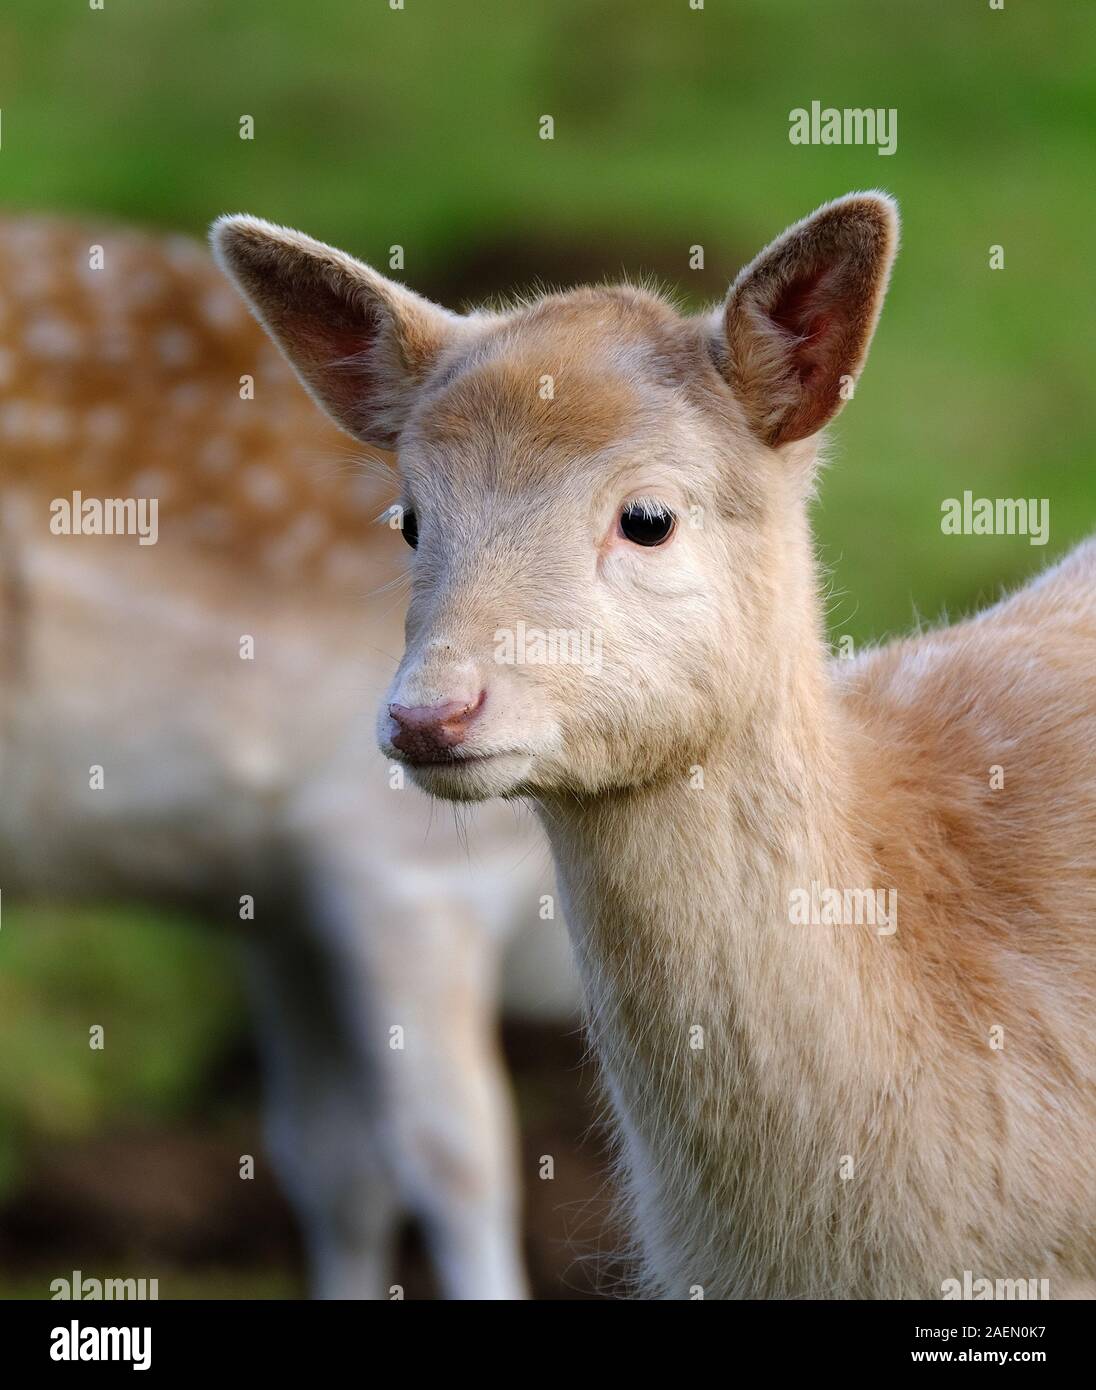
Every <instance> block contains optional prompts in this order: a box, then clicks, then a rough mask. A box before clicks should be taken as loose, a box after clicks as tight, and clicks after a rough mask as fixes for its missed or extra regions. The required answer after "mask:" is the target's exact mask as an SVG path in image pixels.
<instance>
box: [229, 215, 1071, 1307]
mask: <svg viewBox="0 0 1096 1390" xmlns="http://www.w3.org/2000/svg"><path fill="white" fill-rule="evenodd" d="M897 239H898V219H897V215H896V211H895V207H894V204H893V203H892V202H891V201H890V199H889V198H887V197H886V196H884V195H882V194H876V193H868V194H853V195H850V196H849V197H846V198H843V199H840V200H838V201H837V202H834V203H831V204H829V205H827V206H825V207H823V208H821V209H819V210H818V211H817V212H816V213H815V214H814V215H813V216H811V217H809V218H807V219H806V220H805V221H803V222H801V223H799V224H798V225H796V226H794V227H792V228H791V229H790V230H789V231H787V232H786V233H785V234H784V235H783V236H781V237H780V238H779V239H778V240H777V241H775V242H774V243H773V244H772V245H771V246H770V247H769V248H768V249H767V250H766V251H764V252H763V253H762V254H761V255H760V256H759V257H758V258H757V259H756V260H755V261H754V262H753V263H752V264H751V265H749V266H747V267H746V268H745V269H744V270H743V271H742V272H741V274H740V275H739V277H738V279H737V280H736V281H735V283H734V285H733V286H732V288H731V291H730V294H729V297H728V298H727V300H726V302H725V304H723V305H722V307H720V308H719V309H718V310H717V311H715V312H713V313H707V314H704V315H703V316H701V317H697V318H685V317H682V316H680V315H679V314H678V313H677V312H676V311H675V310H673V309H672V308H670V307H669V305H667V304H666V303H665V302H663V300H661V299H660V298H658V297H656V296H654V295H652V294H650V293H647V292H645V291H641V290H639V289H635V288H631V287H624V288H613V289H581V290H577V291H574V292H572V293H568V294H554V295H548V296H546V297H544V298H541V299H538V300H536V301H535V302H531V303H525V304H522V305H520V306H519V307H516V308H514V309H513V310H512V311H510V312H500V313H483V314H472V315H470V316H468V317H464V318H454V317H452V316H451V315H449V314H447V313H444V312H443V311H441V310H440V309H437V308H435V307H433V306H432V305H430V304H428V303H426V302H424V301H423V300H421V299H419V298H417V297H415V296H414V295H412V294H410V293H409V292H408V291H406V290H405V289H403V288H401V287H399V286H396V285H393V284H391V283H389V282H388V281H387V280H385V279H383V278H382V277H381V276H379V275H377V274H376V273H375V272H374V271H372V270H370V269H368V268H367V267H365V266H363V265H360V264H358V263H357V262H355V261H353V260H351V259H350V258H349V257H348V256H345V255H343V254H341V253H339V252H338V251H334V250H331V249H330V248H329V247H326V246H322V245H319V244H318V243H316V242H314V241H310V240H308V239H307V238H305V237H303V236H300V235H298V234H296V233H294V232H289V231H285V230H283V229H281V228H277V227H273V226H270V225H267V224H265V223H262V222H258V221H255V220H253V219H250V218H245V217H237V218H231V219H228V220H224V221H222V222H221V223H220V224H219V226H218V227H217V228H216V230H215V233H214V242H215V245H216V248H217V252H218V255H219V257H220V259H221V262H222V264H223V265H225V266H226V267H227V269H228V270H229V272H230V273H231V274H232V275H233V277H234V278H235V280H236V282H237V284H238V285H239V286H240V287H241V289H242V290H243V292H244V294H245V295H246V296H247V297H248V298H249V299H250V300H251V302H252V304H253V306H254V307H255V309H256V312H257V313H258V315H259V317H260V318H261V320H262V321H263V322H264V323H265V325H266V326H267V328H268V329H269V331H270V332H271V333H272V335H273V336H274V338H275V339H276V340H277V341H278V342H279V343H280V345H281V346H282V348H283V350H284V351H285V352H286V354H287V356H288V357H289V359H290V361H291V362H292V363H293V364H294V366H295V367H296V370H297V372H298V373H299V375H300V376H301V378H302V379H303V381H304V382H305V384H306V385H307V386H308V387H309V389H310V390H311V392H312V393H313V395H314V396H315V397H316V398H317V399H318V400H319V401H320V403H321V404H322V405H323V406H325V407H326V409H327V410H328V412H329V413H330V414H331V415H332V416H333V417H334V418H335V419H336V420H337V421H338V422H339V423H340V424H341V425H342V426H343V427H344V428H345V429H347V430H349V431H350V433H351V434H353V435H354V436H356V437H357V438H358V439H361V440H365V441H368V442H370V443H374V444H380V445H383V446H385V447H392V446H398V450H399V465H400V472H401V475H402V480H403V488H404V505H405V507H406V509H407V512H408V513H409V514H410V515H411V516H412V517H413V528H412V531H411V533H410V538H411V539H414V540H417V546H418V549H417V555H416V559H415V562H414V574H413V581H412V598H411V604H410V609H409V613H408V620H407V646H406V654H405V656H404V659H403V662H402V664H401V666H400V670H399V672H398V674H397V676H396V679H395V681H394V683H393V686H392V688H391V690H390V692H389V694H388V696H387V697H386V699H385V702H384V707H383V711H382V714H381V718H380V743H381V746H382V747H383V749H384V750H385V752H386V753H388V755H389V756H390V757H393V758H402V759H403V761H404V762H405V763H407V764H408V765H409V766H411V767H412V768H413V769H414V775H415V778H416V780H417V781H418V782H419V784H420V785H421V786H422V787H424V788H426V789H427V790H428V791H430V792H433V793H434V794H435V795H438V796H443V797H448V798H452V799H454V800H462V801H478V800H483V799H485V798H490V797H500V796H501V797H527V798H529V799H530V800H532V801H533V802H534V803H535V805H536V807H537V809H538V812H539V815H540V818H541V820H542V821H543V824H544V826H545V828H546V830H547V832H548V835H549V837H550V839H551V842H552V846H553V850H554V854H555V859H556V865H557V872H558V874H559V875H560V877H561V880H562V885H563V891H564V893H565V902H566V911H567V917H568V921H569V928H570V933H571V937H572V940H573V944H574V948H575V951H576V954H577V957H578V961H579V965H580V968H581V972H582V974H583V976H584V981H585V991H586V1002H587V1006H588V1011H589V1017H590V1027H591V1029H592V1033H593V1037H594V1040H595V1043H596V1046H597V1049H598V1051H599V1053H600V1057H601V1061H602V1064H603V1068H604V1073H605V1078H606V1084H607V1088H608V1092H609V1095H610V1098H611V1100H612V1104H613V1108H614V1109H615V1113H616V1118H617V1123H618V1127H619V1132H620V1142H621V1159H622V1169H623V1173H624V1176H625V1181H626V1185H627V1190H628V1193H629V1198H630V1203H631V1212H632V1223H633V1230H634V1233H635V1243H636V1253H637V1257H638V1266H639V1277H640V1280H641V1287H642V1288H643V1289H644V1290H646V1291H647V1292H649V1293H652V1294H658V1295H662V1296H669V1297H674V1296H680V1297H690V1296H691V1297H699V1296H707V1297H730V1298H741V1297H766V1298H799V1297H816V1298H907V1297H927V1298H931V1297H939V1296H940V1294H941V1290H942V1288H943V1287H944V1281H946V1280H948V1279H949V1278H957V1279H962V1278H963V1274H964V1271H968V1270H969V1271H973V1274H974V1277H976V1278H990V1279H997V1278H1005V1279H1019V1278H1031V1277H1040V1278H1042V1277H1047V1278H1049V1280H1050V1285H1051V1291H1052V1294H1053V1295H1056V1296H1059V1297H1063V1296H1066V1297H1068V1296H1077V1295H1081V1294H1085V1293H1091V1292H1092V1289H1093V1281H1094V1279H1096V1237H1094V1226H1096V1165H1094V1164H1093V1161H1092V1155H1093V1150H1094V1146H1096V1087H1094V1084H1093V1083H1094V1079H1096V1078H1094V1066H1096V1053H1094V1047H1093V1043H1094V1029H1096V1023H1094V1014H1093V986H1094V983H1096V981H1094V951H1093V941H1094V935H1096V928H1094V922H1096V860H1094V854H1093V847H1094V837H1096V679H1094V676H1096V546H1094V545H1093V544H1092V543H1091V542H1090V543H1088V544H1087V545H1085V546H1083V547H1082V548H1081V549H1080V550H1078V551H1077V552H1076V553H1074V554H1073V555H1071V556H1070V557H1069V558H1067V559H1066V560H1065V561H1064V562H1062V563H1061V564H1060V565H1059V566H1058V567H1057V568H1056V569H1054V570H1052V571H1050V572H1049V573H1047V574H1045V575H1044V576H1043V577H1042V578H1041V579H1039V580H1038V581H1037V582H1036V583H1034V584H1032V585H1031V586H1029V587H1028V588H1027V589H1025V590H1024V591H1022V592H1021V593H1019V594H1018V595H1016V596H1015V597H1013V598H1011V599H1008V600H1007V601H1005V602H1002V603H1001V604H999V605H998V606H997V607H996V608H993V609H991V610H990V611H988V612H986V613H984V614H982V615H981V616H979V617H977V618H974V619H972V620H970V621H967V622H964V623H961V624H959V625H957V626H955V627H952V628H949V629H943V630H940V631H935V632H930V633H927V634H925V635H922V636H919V637H917V638H913V639H910V640H906V641H901V642H897V643H895V644H894V645H891V646H888V647H885V648H882V649H880V650H878V651H873V652H871V653H869V654H867V655H865V656H864V657H862V658H861V659H859V660H857V661H855V662H849V661H843V662H837V663H831V662H830V661H829V660H828V659H827V652H826V644H825V639H824V636H823V624H822V615H821V607H820V601H819V592H818V590H819V581H818V573H817V568H816V564H815V559H814V554H813V548H812V543H811V536H810V530H809V526H808V507H809V503H810V500H811V496H812V491H813V487H814V475H815V469H816V460H817V454H818V444H819V438H818V437H819V432H820V430H821V429H822V428H823V426H824V425H826V423H827V422H828V421H829V420H830V419H831V418H832V417H833V416H834V415H835V414H836V413H837V410H838V409H839V407H840V404H841V402H842V401H843V400H844V399H845V398H846V397H847V396H848V395H849V394H850V392H849V390H848V389H847V388H848V387H849V386H850V385H851V383H852V382H853V381H855V380H856V378H857V377H858V376H859V373H860V370H861V367H862V366H863V363H864V358H865V355H866V353H867V349H868V343H869V340H870V338H871V336H872V332H873V330H874V327H875V323H876V319H877V316H878V313H879V309H880V306H881V303H882V299H883V295H884V291H885V288H886V284H887V280H888V276H889V272H890V268H891V262H892V259H893V257H894V253H895V248H896V244H897ZM546 381H548V382H549V385H550V387H551V389H548V390H546V389H544V387H545V382H546ZM518 624H524V625H525V626H526V627H527V628H529V629H533V628H536V629H539V630H541V631H558V630H562V631H565V632H566V631H574V630H583V629H594V630H596V632H597V633H598V634H600V635H601V638H602V645H601V653H600V660H599V661H598V662H596V663H589V662H587V663H581V662H577V661H575V662H568V661H562V660H561V661H556V662H554V663H553V662H532V661H530V662H527V663H526V664H524V665H522V664H518V663H516V662H511V661H510V660H509V659H507V657H506V645H505V641H504V640H503V639H504V638H505V634H506V632H507V631H508V630H513V629H515V628H516V627H517V625H518ZM572 650H573V648H572ZM496 655H501V658H502V659H498V660H496ZM994 769H998V772H997V773H995V771H994ZM1002 770H1003V771H1002ZM999 774H1000V775H1003V778H1004V782H1003V785H1001V784H1000V775H999ZM812 885H822V886H823V887H824V889H825V890H826V892H827V893H830V892H835V893H838V894H840V895H842V900H843V895H844V894H846V893H847V892H850V891H856V890H868V889H886V890H887V891H888V893H890V892H893V893H896V894H897V898H896V899H894V900H890V901H896V902H897V904H898V905H899V908H900V910H899V912H898V913H897V915H896V914H895V913H894V912H891V913H890V916H889V923H890V924H889V925H888V926H887V927H885V928H883V929H880V928H878V927H869V926H864V925H860V926H857V925H855V924H851V925H837V924H836V922H835V917H834V914H833V912H832V911H830V912H829V914H828V915H821V914H819V915H820V916H821V923H823V924H819V925H806V924H802V925H801V924H799V921H798V919H797V917H796V913H795V910H794V904H795V903H796V902H797V901H799V900H801V898H800V895H802V894H804V893H808V892H812V893H813V892H814V888H813V887H812ZM826 901H827V902H829V903H832V898H829V897H827V898H826ZM894 926H897V930H893V928H894Z"/></svg>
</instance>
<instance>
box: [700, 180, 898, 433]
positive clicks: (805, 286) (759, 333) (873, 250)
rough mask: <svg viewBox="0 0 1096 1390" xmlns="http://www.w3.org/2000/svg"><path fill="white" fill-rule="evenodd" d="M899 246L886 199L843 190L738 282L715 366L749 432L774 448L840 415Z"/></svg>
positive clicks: (786, 235)
mask: <svg viewBox="0 0 1096 1390" xmlns="http://www.w3.org/2000/svg"><path fill="white" fill-rule="evenodd" d="M897 247H898V210H897V207H896V206H895V203H894V201H893V199H891V198H888V197H887V195H886V194H885V193H850V194H849V195H848V196H847V197H845V198H838V199H837V200H836V202H833V203H827V204H826V205H825V207H821V208H819V209H818V211H817V212H815V213H813V214H812V215H811V216H810V217H808V218H805V219H804V220H803V221H802V222H799V223H797V224H796V225H795V226H794V227H790V228H789V229H788V231H786V232H785V233H784V235H783V236H781V237H779V238H778V239H777V240H776V241H774V242H773V243H772V245H771V246H769V247H767V248H766V250H764V251H762V253H761V255H760V256H758V257H757V258H756V260H754V261H752V262H751V263H750V264H749V265H748V266H747V267H746V268H745V270H743V271H742V273H741V274H740V275H739V277H738V279H737V280H736V281H735V282H734V284H733V285H732V286H731V292H730V295H729V297H728V299H727V303H726V305H725V307H724V309H723V311H722V315H721V318H722V324H721V327H722V339H723V344H722V353H721V356H722V357H723V362H722V367H723V371H724V374H725V376H726V377H727V380H728V381H729V382H730V384H731V386H732V387H733V389H734V391H735V394H736V395H737V396H738V399H739V401H740V402H741V404H742V406H743V407H744V409H745V411H746V416H747V419H748V420H749V423H750V425H751V427H752V429H753V431H754V433H755V434H756V435H757V436H758V437H759V438H760V439H762V440H763V441H764V442H765V443H766V444H769V445H771V446H772V447H773V448H779V447H780V446H781V445H782V444H791V443H794V441H795V440H797V439H806V438H807V437H808V436H810V435H812V434H816V433H817V432H818V431H819V430H820V429H821V428H822V427H823V425H825V424H826V423H827V422H828V421H829V420H831V419H832V418H833V417H834V415H836V414H837V412H838V411H839V410H840V409H841V406H842V404H843V402H844V401H845V400H846V399H847V396H848V394H849V393H848V392H847V391H845V390H843V389H842V388H843V387H844V386H845V385H846V384H851V383H853V382H855V381H856V379H857V378H858V377H859V375H860V371H861V368H862V367H863V365H864V359H865V358H866V357H867V355H868V346H869V344H870V343H871V338H872V333H873V332H874V331H875V324H876V321H877V319H878V318H879V310H880V308H881V307H882V304H883V296H884V294H885V293H886V289H887V280H888V278H889V276H890V269H891V264H892V262H893V261H894V254H895V251H896V250H897Z"/></svg>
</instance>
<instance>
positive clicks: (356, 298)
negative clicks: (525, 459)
mask: <svg viewBox="0 0 1096 1390" xmlns="http://www.w3.org/2000/svg"><path fill="white" fill-rule="evenodd" d="M210 239H211V241H212V244H213V254H214V256H215V257H216V258H217V262H218V264H219V265H220V266H221V269H222V270H224V271H225V273H226V274H227V275H228V276H229V278H230V279H231V280H232V281H234V282H235V285H236V288H237V289H238V290H239V291H240V293H241V294H242V295H243V297H244V299H245V300H246V301H247V303H248V304H249V306H250V307H251V310H252V312H253V313H254V315H255V317H256V318H257V319H258V320H259V322H260V323H261V324H262V325H263V327H264V328H265V329H266V331H267V332H268V333H269V334H270V336H271V337H272V338H273V339H274V341H275V342H276V343H277V344H278V346H279V347H280V348H281V350H282V352H283V353H284V354H285V356H286V357H287V358H288V360H289V363H290V365H291V366H292V367H293V368H294V370H295V371H296V373H297V375H298V377H300V379H301V381H302V382H303V384H304V386H305V388H306V389H307V390H308V391H309V392H310V393H311V395H312V396H313V398H314V399H315V400H316V401H317V402H318V403H319V405H321V406H322V407H323V409H324V410H326V411H327V413H328V415H330V416H331V418H332V419H333V420H334V421H335V423H336V424H337V425H340V426H341V427H342V428H343V429H344V430H346V431H347V432H348V433H349V434H352V435H353V436H354V437H355V438H356V439H360V440H362V441H364V442H365V443H367V444H377V445H379V446H380V447H381V448H382V449H395V448H396V447H397V445H398V443H399V437H400V432H401V430H402V429H403V427H404V424H405V423H406V421H407V417H408V414H409V411H410V409H411V406H412V404H413V402H414V399H415V395H416V393H417V391H418V390H419V388H420V387H421V386H422V384H423V382H424V380H425V378H426V376H427V375H428V373H429V372H430V370H431V368H432V367H433V366H434V365H435V364H436V362H437V361H438V359H439V357H440V356H441V354H442V353H443V352H444V351H445V349H446V348H447V346H449V345H451V344H453V343H454V342H455V341H457V340H458V339H459V337H460V335H461V333H462V332H463V331H464V330H465V328H466V324H467V320H464V319H461V318H459V317H458V316H457V315H456V314H449V313H446V311H445V310H444V309H441V308H439V307H438V306H437V305H436V304H431V303H430V302H429V301H428V300H426V299H423V298H421V296H419V295H417V294H414V293H413V292H412V291H411V290H409V289H405V288H404V286H403V285H398V284H396V283H395V281H393V280H389V279H387V278H386V277H385V276H383V275H378V273H377V272H376V271H375V270H371V269H370V268H369V266H367V265H362V263H361V262H360V261H356V260H354V258H353V257H352V256H348V255H346V254H345V253H344V252H342V251H337V250H335V248H334V247H333V246H325V245H324V243H323V242H320V241H314V240H313V239H312V238H311V237H307V236H304V235H303V234H302V233H300V232H294V231H290V230H289V228H287V227H278V226H275V225H274V224H273V223H270V222H264V221H262V220H261V219H260V218H258V217H222V218H221V219H220V220H219V221H218V222H216V223H215V224H214V227H213V230H212V233H211V237H210Z"/></svg>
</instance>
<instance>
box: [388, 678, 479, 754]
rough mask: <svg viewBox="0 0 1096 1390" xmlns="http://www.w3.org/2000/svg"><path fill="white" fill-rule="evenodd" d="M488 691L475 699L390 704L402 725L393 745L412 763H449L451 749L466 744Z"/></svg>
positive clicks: (390, 711) (397, 720)
mask: <svg viewBox="0 0 1096 1390" xmlns="http://www.w3.org/2000/svg"><path fill="white" fill-rule="evenodd" d="M486 698H487V691H486V690H481V691H480V693H479V695H477V696H476V698H475V699H474V700H446V701H445V702H444V703H443V704H440V705H389V706H388V713H389V714H390V715H391V716H392V718H393V719H394V720H395V721H396V723H397V724H398V725H399V732H398V733H397V734H395V735H394V736H393V738H392V746H393V748H398V749H399V750H400V752H401V753H406V754H407V756H408V757H409V758H410V759H411V761H412V762H418V763H439V762H446V761H448V760H449V758H450V757H451V756H452V755H451V753H450V749H453V748H456V746H457V745H458V744H460V743H463V742H464V740H465V737H466V736H467V734H468V730H469V728H470V727H471V725H472V722H473V720H474V719H475V718H476V716H477V715H478V714H479V712H480V710H481V709H482V708H483V702H484V700H486Z"/></svg>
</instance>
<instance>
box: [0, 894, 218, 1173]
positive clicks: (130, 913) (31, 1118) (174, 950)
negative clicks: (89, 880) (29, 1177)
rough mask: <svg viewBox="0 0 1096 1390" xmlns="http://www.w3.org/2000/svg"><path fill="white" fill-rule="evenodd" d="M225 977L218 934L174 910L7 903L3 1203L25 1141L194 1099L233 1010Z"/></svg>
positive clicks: (1, 985) (1, 1081) (148, 1114)
mask: <svg viewBox="0 0 1096 1390" xmlns="http://www.w3.org/2000/svg"><path fill="white" fill-rule="evenodd" d="M236 975H237V966H236V963H235V959H234V956H233V953H232V950H231V947H230V945H229V943H227V942H226V941H223V940H221V939H219V938H217V937H215V936H214V935H213V933H212V932H211V931H209V930H204V929H202V928H200V927H198V926H197V925H196V924H195V923H193V922H190V921H187V920H185V919H182V918H175V917H171V916H167V915H163V914H155V913H150V912H148V911H145V910H142V909H139V908H127V907H112V908H103V907H96V908H87V909H80V910H74V909H73V908H71V907H64V908H55V907H49V906H34V907H21V908H13V907H10V906H8V905H6V904H5V907H4V917H3V930H2V931H0V1020H2V1024H0V1038H2V1039H3V1045H2V1046H0V1199H2V1198H3V1197H4V1196H5V1195H7V1194H8V1193H9V1192H10V1191H11V1190H12V1189H13V1188H14V1187H15V1186H16V1185H17V1184H18V1182H19V1179H20V1177H21V1163H22V1161H23V1160H24V1158H25V1156H26V1154H27V1152H28V1150H29V1148H30V1146H31V1145H32V1144H33V1143H42V1142H46V1143H49V1142H51V1141H52V1142H56V1141H66V1142H78V1141H79V1140H80V1139H83V1138H87V1137H88V1136H90V1135H93V1134H95V1133H96V1132H97V1131H99V1130H100V1129H102V1128H103V1127H104V1126H105V1125H107V1124H115V1125H118V1124H124V1123H126V1122H127V1121H131V1120H133V1119H134V1118H135V1117H140V1118H141V1119H142V1120H148V1119H150V1118H151V1119H153V1120H155V1119H162V1118H166V1117H167V1116H170V1115H172V1114H176V1113H178V1112H180V1111H181V1110H183V1109H185V1108H186V1107H187V1106H188V1105H190V1104H193V1103H194V1101H195V1100H196V1099H197V1097H198V1096H199V1095H200V1087H201V1085H202V1082H203V1080H204V1079H205V1077H206V1075H207V1073H208V1071H209V1069H210V1068H211V1067H212V1066H213V1064H214V1063H215V1062H216V1061H217V1059H218V1058H219V1056H220V1055H221V1054H222V1053H223V1051H224V1049H225V1048H226V1045H227V1043H228V1041H229V1039H230V1038H231V1037H232V1036H233V1035H234V1033H235V1030H236V1029H237V1027H238V1026H239V1020H240V1019H241V1018H242V1017H243V1016H244V1008H243V1004H242V1000H241V993H240V989H239V987H238V984H237V981H236ZM93 1027H101V1028H102V1030H103V1032H102V1046H101V1047H92V1046H91V1032H90V1030H91V1029H92V1028H93Z"/></svg>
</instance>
